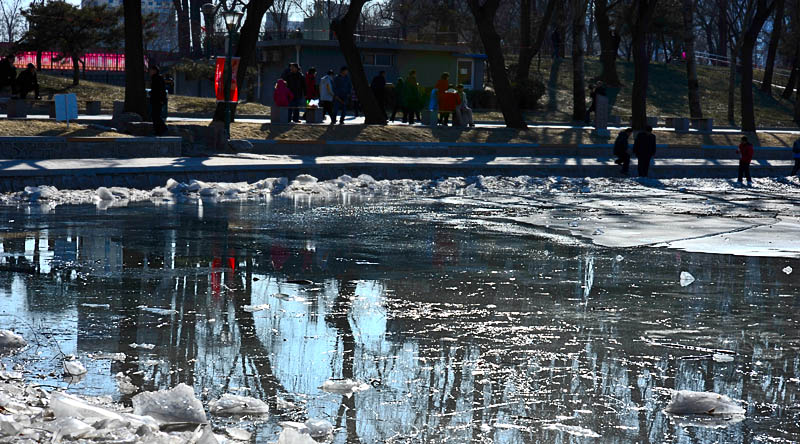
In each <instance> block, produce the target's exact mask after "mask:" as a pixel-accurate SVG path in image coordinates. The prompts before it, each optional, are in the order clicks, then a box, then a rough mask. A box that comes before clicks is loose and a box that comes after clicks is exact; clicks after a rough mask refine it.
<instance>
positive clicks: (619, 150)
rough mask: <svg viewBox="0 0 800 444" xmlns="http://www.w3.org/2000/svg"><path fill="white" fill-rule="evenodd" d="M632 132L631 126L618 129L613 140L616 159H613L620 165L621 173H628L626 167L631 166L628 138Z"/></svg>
mask: <svg viewBox="0 0 800 444" xmlns="http://www.w3.org/2000/svg"><path fill="white" fill-rule="evenodd" d="M631 134H633V128H626V129H624V130H622V131H620V133H619V135H617V138H616V140H614V155H615V156H617V160H615V161H614V163H616V164H617V165H622V174H624V175H628V169H629V168H630V166H631V155H630V154H628V139H630V137H631Z"/></svg>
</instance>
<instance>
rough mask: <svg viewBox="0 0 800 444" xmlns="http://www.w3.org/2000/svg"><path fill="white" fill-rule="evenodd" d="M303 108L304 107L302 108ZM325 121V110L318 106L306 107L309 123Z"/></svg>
mask: <svg viewBox="0 0 800 444" xmlns="http://www.w3.org/2000/svg"><path fill="white" fill-rule="evenodd" d="M301 110H302V109H301ZM324 121H325V110H324V109H322V108H320V107H318V106H313V107H312V106H310V107H308V108H306V122H307V123H322V122H324Z"/></svg>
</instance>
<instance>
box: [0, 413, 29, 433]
mask: <svg viewBox="0 0 800 444" xmlns="http://www.w3.org/2000/svg"><path fill="white" fill-rule="evenodd" d="M24 428H25V426H23V425H22V424H21V423H20V422H19V421H17V420H15V419H14V416H13V415H3V414H0V437H3V436H16V434H17V433H19V432H21V431H22V429H24Z"/></svg>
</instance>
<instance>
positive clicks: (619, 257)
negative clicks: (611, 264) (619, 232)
mask: <svg viewBox="0 0 800 444" xmlns="http://www.w3.org/2000/svg"><path fill="white" fill-rule="evenodd" d="M623 259H625V258H624V257H622V255H621V254H618V255H617V257H615V258H614V260H616V261H617V262H622V260H623Z"/></svg>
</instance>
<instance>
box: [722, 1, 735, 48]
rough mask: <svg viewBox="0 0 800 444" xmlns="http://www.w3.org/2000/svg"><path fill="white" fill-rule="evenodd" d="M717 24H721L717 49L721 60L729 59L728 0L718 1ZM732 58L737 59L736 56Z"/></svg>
mask: <svg viewBox="0 0 800 444" xmlns="http://www.w3.org/2000/svg"><path fill="white" fill-rule="evenodd" d="M717 11H718V12H719V15H718V16H717V22H718V23H719V26H718V27H719V29H718V31H719V33H718V34H717V48H719V55H720V56H721V58H723V59H724V58H726V57H728V39H729V36H728V15H727V13H726V11H728V0H717ZM731 58H736V54H731Z"/></svg>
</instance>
